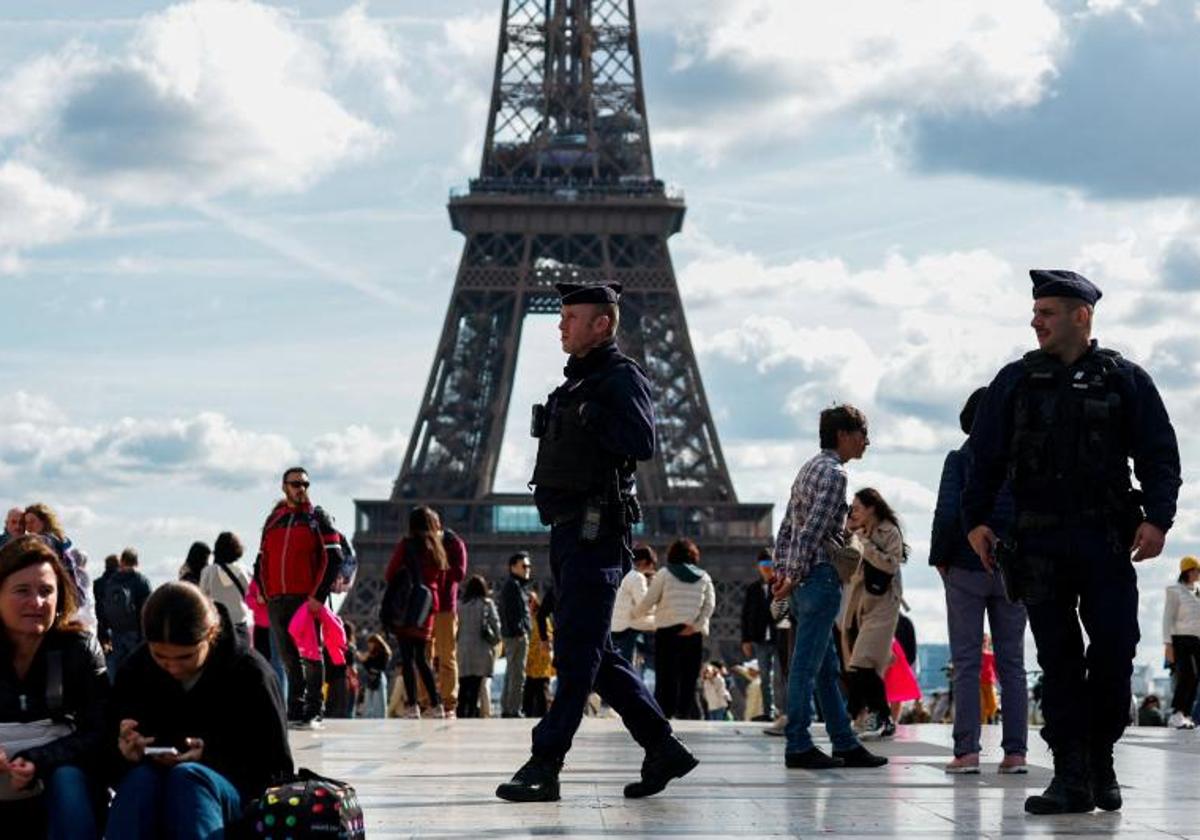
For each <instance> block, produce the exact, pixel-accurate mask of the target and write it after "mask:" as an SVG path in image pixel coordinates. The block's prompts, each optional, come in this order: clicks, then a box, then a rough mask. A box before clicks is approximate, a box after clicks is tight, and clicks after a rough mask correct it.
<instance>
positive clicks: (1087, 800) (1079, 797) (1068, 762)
mask: <svg viewBox="0 0 1200 840" xmlns="http://www.w3.org/2000/svg"><path fill="white" fill-rule="evenodd" d="M1094 807H1096V806H1095V803H1094V801H1093V799H1092V788H1091V783H1090V779H1089V773H1088V760H1087V755H1086V753H1085V752H1084V750H1083V749H1082V748H1080V747H1077V746H1071V747H1060V748H1058V749H1056V750H1055V751H1054V778H1053V779H1051V780H1050V785H1049V787H1047V788H1046V790H1045V791H1044V792H1043V793H1042V794H1041V795H1038V796H1031V797H1029V798H1028V799H1026V800H1025V811H1026V813H1030V814H1086V813H1089V812H1090V811H1091V810H1092V809H1093V808H1094Z"/></svg>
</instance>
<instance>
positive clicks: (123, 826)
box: [108, 581, 293, 840]
mask: <svg viewBox="0 0 1200 840" xmlns="http://www.w3.org/2000/svg"><path fill="white" fill-rule="evenodd" d="M142 627H143V630H144V632H145V637H146V643H145V644H144V645H142V646H141V647H140V648H138V649H137V650H136V651H135V652H134V653H133V654H132V655H131V656H130V657H129V659H128V660H127V661H126V662H125V663H124V664H123V665H122V666H121V669H120V670H119V671H118V673H117V679H116V683H115V684H114V686H113V702H112V720H113V724H112V730H111V731H112V734H113V736H114V737H115V739H116V745H117V749H118V751H119V752H120V755H121V759H122V761H121V762H120V764H121V765H122V766H121V768H120V779H119V780H117V782H116V785H115V786H116V790H117V795H116V798H115V799H114V800H113V803H112V808H111V810H110V812H109V819H108V826H109V836H111V837H121V838H131V840H150V839H151V838H160V837H162V838H166V837H170V838H201V837H220V836H223V835H222V833H221V832H222V831H223V830H224V828H225V827H227V826H230V825H232V824H234V823H235V822H236V821H237V820H239V819H240V818H241V816H242V812H243V810H244V809H245V807H246V806H247V805H248V804H249V803H250V801H251V800H252V799H253V798H254V797H256V796H258V795H260V794H261V793H262V792H263V790H264V789H265V788H266V787H267V786H268V785H270V784H272V783H275V782H279V781H283V780H285V779H287V778H289V777H290V776H291V775H292V769H293V768H292V756H291V752H290V750H289V749H288V743H287V727H286V722H285V717H284V709H283V697H282V695H281V693H280V690H279V684H278V682H277V681H276V680H275V676H274V674H272V673H271V670H270V667H269V666H268V665H267V663H266V662H264V661H263V660H262V658H261V657H259V656H255V655H254V654H253V653H251V652H250V651H249V650H247V649H246V648H245V647H243V646H241V645H239V644H236V643H235V638H234V630H233V626H232V624H231V622H230V620H229V614H228V613H227V612H226V611H225V610H224V609H223V608H221V609H220V611H219V612H218V608H217V607H215V606H214V605H213V603H212V602H211V601H209V600H208V599H207V598H205V597H204V595H203V594H202V593H201V592H200V590H199V589H198V588H197V587H196V586H195V585H193V584H190V583H184V582H182V581H177V582H173V583H167V584H164V585H163V586H160V587H159V588H158V589H156V590H155V591H154V593H153V594H152V595H151V596H150V598H149V600H147V601H146V606H145V608H144V609H143V611H142ZM231 704H233V705H231Z"/></svg>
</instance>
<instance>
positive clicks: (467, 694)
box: [458, 677, 483, 718]
mask: <svg viewBox="0 0 1200 840" xmlns="http://www.w3.org/2000/svg"><path fill="white" fill-rule="evenodd" d="M482 687H483V677H459V678H458V716H459V717H460V718H477V717H479V689H480V688H482Z"/></svg>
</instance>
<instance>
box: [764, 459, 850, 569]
mask: <svg viewBox="0 0 1200 840" xmlns="http://www.w3.org/2000/svg"><path fill="white" fill-rule="evenodd" d="M846 510H847V505H846V467H845V466H844V465H843V464H842V460H841V458H839V457H838V456H837V453H836V452H835V451H834V450H832V449H822V450H821V451H820V453H818V454H817V455H815V456H813V457H812V458H811V459H810V460H809V461H808V462H807V463H806V464H805V465H804V466H803V467H801V468H800V472H799V473H798V474H797V475H796V480H795V481H794V482H793V483H792V497H791V499H790V500H789V501H788V506H787V511H786V512H785V513H784V516H783V521H782V522H780V523H779V536H778V537H777V538H776V540H775V573H776V574H777V575H780V576H782V577H785V578H787V579H789V580H803V579H804V578H806V577H808V574H809V572H810V571H811V570H812V567H813V566H815V565H816V564H818V563H827V562H829V558H828V556H827V555H826V553H825V549H824V548H823V547H822V543H823V542H824V541H825V540H826V539H828V538H829V537H831V536H833V535H834V534H836V533H838V532H839V531H840V530H841V529H842V527H843V525H844V524H845V521H846Z"/></svg>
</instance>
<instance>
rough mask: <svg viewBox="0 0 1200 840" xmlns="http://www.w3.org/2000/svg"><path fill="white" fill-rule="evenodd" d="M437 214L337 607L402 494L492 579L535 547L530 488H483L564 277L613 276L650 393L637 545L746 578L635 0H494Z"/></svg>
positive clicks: (356, 611) (724, 624) (745, 541)
mask: <svg viewBox="0 0 1200 840" xmlns="http://www.w3.org/2000/svg"><path fill="white" fill-rule="evenodd" d="M449 211H450V219H451V223H452V225H453V227H454V229H455V230H457V231H459V232H460V233H462V234H463V236H464V237H465V238H466V243H465V245H464V248H463V252H462V258H461V261H460V263H459V268H458V275H457V279H456V281H455V285H454V291H453V293H452V295H451V299H450V305H449V307H448V309H447V312H446V319H445V323H444V325H443V328H442V334H441V339H440V341H439V342H438V346H437V349H436V351H435V354H434V359H433V365H432V370H431V372H430V375H429V379H428V383H427V385H426V389H425V394H424V399H423V401H422V404H421V407H420V409H419V411H418V414H417V419H416V424H415V428H414V432H413V434H412V436H411V438H410V439H409V445H408V450H407V452H406V454H405V457H404V463H403V465H402V467H401V470H400V475H399V478H398V479H397V480H396V482H395V485H394V488H393V493H392V498H391V499H390V500H388V501H386V502H368V501H360V502H358V503H357V504H358V523H357V526H358V527H357V533H356V544H357V545H358V547H359V550H360V554H361V555H362V557H363V564H362V566H363V569H362V571H361V572H360V580H359V583H358V584H357V585H356V587H355V590H354V592H353V593H352V594H351V597H350V599H349V601H348V603H347V605H346V606H345V607H344V609H343V612H348V613H350V614H351V615H352V616H354V617H355V618H357V619H359V620H360V621H365V622H366V624H368V625H369V624H371V623H372V618H373V611H374V607H375V604H376V603H377V601H378V597H379V594H380V592H381V589H382V580H381V578H380V575H379V571H380V570H381V567H382V565H383V563H384V562H385V560H386V555H387V552H388V551H389V550H390V549H391V547H392V545H393V544H394V543H395V541H396V539H398V538H399V536H400V534H401V531H402V525H403V523H404V521H405V515H406V512H407V510H408V509H409V507H411V506H412V505H415V504H422V503H424V504H432V505H434V506H435V507H438V508H439V509H440V510H441V511H442V514H443V519H444V520H445V522H446V524H447V525H448V526H449V527H452V528H454V529H455V530H456V531H458V532H459V533H460V534H462V535H463V536H464V537H466V538H467V540H468V544H469V545H470V548H471V555H472V561H473V562H472V564H473V566H474V567H475V568H476V569H478V568H480V567H481V566H482V567H483V569H484V571H485V572H486V573H489V574H490V575H491V576H492V577H493V578H498V577H500V576H502V575H503V573H504V568H505V565H504V560H505V558H506V556H507V554H508V553H510V552H511V550H512V549H513V548H514V547H517V546H520V547H533V548H536V547H539V546H542V545H544V544H545V543H546V541H547V538H546V532H545V530H544V529H543V528H541V526H540V525H538V524H537V523H536V516H535V515H533V514H532V498H531V497H529V496H521V495H505V496H501V495H497V494H495V493H494V492H493V485H494V480H495V476H496V468H497V465H498V462H499V458H500V446H501V442H502V438H503V433H504V426H505V422H506V419H507V417H508V415H509V409H510V405H509V402H510V398H511V394H512V386H513V379H514V374H515V371H516V363H517V352H518V348H519V346H520V340H521V329H522V324H523V322H524V319H525V316H526V315H528V314H530V313H556V312H557V311H558V296H557V294H556V293H555V291H554V289H553V284H554V283H556V282H559V281H563V280H570V281H572V282H597V283H598V282H607V281H617V282H619V283H621V284H622V285H623V287H624V294H623V297H622V299H621V326H620V334H619V336H618V339H619V342H620V344H621V347H622V349H623V350H624V351H625V352H626V353H628V354H629V355H631V356H632V357H633V358H635V359H637V360H638V361H639V362H640V363H641V364H642V366H643V367H644V368H645V369H646V371H647V373H648V374H649V376H650V379H651V381H652V383H653V386H654V393H655V399H656V409H657V415H658V428H657V433H658V443H659V446H658V451H657V452H656V453H655V457H654V459H653V460H652V461H649V462H646V463H644V464H642V465H641V466H640V468H639V472H638V482H637V483H638V494H639V496H640V498H641V500H642V503H643V507H644V508H645V511H646V521H645V523H644V525H643V532H642V533H641V534H640V535H639V538H640V539H643V540H646V541H648V542H651V543H653V544H656V545H660V544H661V545H665V543H666V542H668V541H669V540H670V539H672V538H674V537H675V536H677V535H688V536H691V537H693V538H694V539H696V540H697V542H698V543H700V545H701V548H702V550H704V551H705V560H706V565H708V566H709V567H710V569H711V568H713V566H714V563H716V564H717V565H720V563H721V561H722V559H723V558H724V559H726V560H728V561H729V562H731V563H736V564H737V567H738V568H739V570H740V569H747V570H748V571H753V570H751V569H749V559H748V558H747V553H748V552H751V551H752V550H753V548H754V547H756V546H760V545H762V544H764V543H765V542H766V541H768V540H769V539H770V536H771V509H770V506H769V505H742V504H739V503H738V501H737V496H736V494H735V492H734V489H733V483H732V482H731V481H730V478H729V472H728V469H727V467H726V464H725V460H724V457H723V455H722V452H721V446H720V443H719V441H718V437H717V430H716V427H715V425H714V423H713V420H712V416H711V414H710V412H709V408H708V401H707V398H706V396H705V393H704V387H703V384H702V382H701V379H700V371H699V367H698V365H697V363H696V356H695V353H694V351H693V349H692V344H691V339H690V337H689V335H688V328H687V322H686V319H685V317H684V311H683V304H682V301H681V300H680V296H679V288H678V284H677V283H676V279H675V272H674V268H673V266H672V263H671V257H670V252H669V250H668V248H667V240H668V239H669V237H670V236H672V235H673V234H675V233H677V232H678V231H679V230H680V227H681V225H682V223H683V218H684V213H685V205H684V201H683V198H682V196H680V195H677V194H673V193H672V192H670V191H668V190H667V189H666V188H665V186H664V184H663V182H662V181H660V180H658V179H657V178H656V177H655V174H654V165H653V158H652V155H651V149H650V135H649V128H648V123H647V119H646V105H645V96H644V94H643V87H642V69H641V58H640V53H639V49H638V36H637V24H636V17H635V11H634V2H633V0H538V2H534V0H506V2H505V3H504V6H503V12H502V19H501V26H500V38H499V45H498V49H497V56H496V69H495V79H494V83H493V89H492V100H491V109H490V112H489V115H488V125H487V134H486V137H485V140H484V149H483V160H482V164H481V166H480V173H479V177H478V178H476V179H473V180H472V181H471V182H470V189H469V191H467V192H465V193H462V194H458V195H454V196H452V198H451V200H450V205H449ZM547 352H556V353H557V352H559V351H558V349H557V348H553V349H551V348H547ZM522 511H523V513H522ZM714 571H717V570H715V569H714ZM739 577H741V575H740V574H739ZM726 609H728V608H726ZM722 612H724V610H723V611H722ZM719 626H720V627H721V629H722V630H724V631H725V632H726V634H727V633H729V632H730V626H729V621H728V619H727V618H725V619H724V620H722V621H721V622H719Z"/></svg>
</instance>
